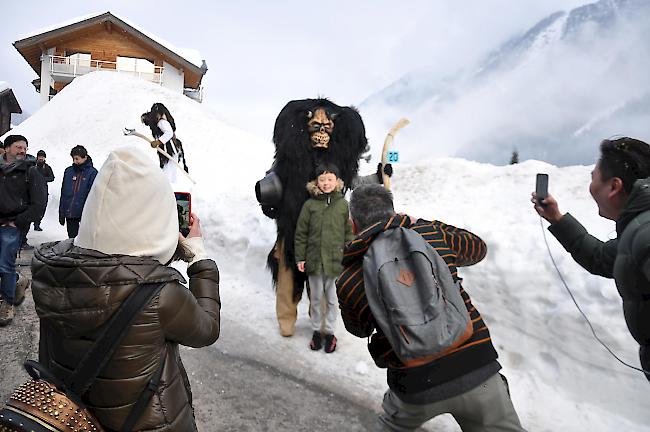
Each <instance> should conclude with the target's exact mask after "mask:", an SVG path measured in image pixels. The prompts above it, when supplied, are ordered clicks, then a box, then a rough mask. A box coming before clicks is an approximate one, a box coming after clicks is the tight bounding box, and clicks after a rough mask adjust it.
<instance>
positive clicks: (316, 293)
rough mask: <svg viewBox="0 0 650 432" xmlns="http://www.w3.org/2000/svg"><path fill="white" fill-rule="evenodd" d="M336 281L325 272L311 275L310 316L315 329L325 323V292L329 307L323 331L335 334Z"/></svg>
mask: <svg viewBox="0 0 650 432" xmlns="http://www.w3.org/2000/svg"><path fill="white" fill-rule="evenodd" d="M335 281H336V278H335V277H331V276H327V275H325V274H318V275H309V316H310V320H311V329H312V330H313V331H320V330H321V326H322V323H323V308H322V306H321V301H322V300H323V294H325V300H326V301H327V305H326V306H327V308H326V316H325V327H324V328H323V331H324V332H325V334H334V323H335V321H336V311H337V310H338V298H337V297H336V285H335V283H334V282H335Z"/></svg>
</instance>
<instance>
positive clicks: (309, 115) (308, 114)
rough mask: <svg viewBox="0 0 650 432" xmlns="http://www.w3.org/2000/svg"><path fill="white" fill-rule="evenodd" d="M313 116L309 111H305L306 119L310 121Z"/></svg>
mask: <svg viewBox="0 0 650 432" xmlns="http://www.w3.org/2000/svg"><path fill="white" fill-rule="evenodd" d="M313 116H314V113H313V112H311V111H307V118H308V119H310V118H312V117H313Z"/></svg>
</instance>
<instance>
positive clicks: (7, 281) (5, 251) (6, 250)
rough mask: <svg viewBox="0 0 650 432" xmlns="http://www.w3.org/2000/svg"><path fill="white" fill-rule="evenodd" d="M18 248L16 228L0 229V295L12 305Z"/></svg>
mask: <svg viewBox="0 0 650 432" xmlns="http://www.w3.org/2000/svg"><path fill="white" fill-rule="evenodd" d="M19 247H20V232H19V231H18V228H15V227H8V226H2V227H0V294H2V298H3V299H4V300H5V301H6V302H7V303H9V304H14V296H15V294H16V254H17V253H18V248H19Z"/></svg>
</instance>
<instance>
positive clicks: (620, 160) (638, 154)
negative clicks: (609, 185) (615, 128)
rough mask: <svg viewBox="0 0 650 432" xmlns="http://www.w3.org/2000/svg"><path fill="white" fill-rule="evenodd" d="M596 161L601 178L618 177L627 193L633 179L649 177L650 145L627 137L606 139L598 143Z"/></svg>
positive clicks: (630, 190) (630, 188)
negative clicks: (598, 151)
mask: <svg viewBox="0 0 650 432" xmlns="http://www.w3.org/2000/svg"><path fill="white" fill-rule="evenodd" d="M598 163H599V167H600V173H601V176H602V179H603V180H609V179H611V178H612V177H618V178H620V179H621V180H622V181H623V189H625V192H627V193H628V194H629V193H630V192H632V186H634V182H635V181H637V180H638V179H644V178H647V177H650V146H649V145H648V144H646V143H645V142H643V141H641V140H638V139H634V138H629V137H623V138H617V139H613V140H609V139H606V140H603V141H602V142H601V143H600V159H599V161H598Z"/></svg>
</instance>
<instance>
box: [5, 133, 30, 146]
mask: <svg viewBox="0 0 650 432" xmlns="http://www.w3.org/2000/svg"><path fill="white" fill-rule="evenodd" d="M18 141H25V144H28V145H29V142H28V141H27V138H25V137H24V136H22V135H9V136H7V138H5V148H6V149H7V148H9V146H11V145H12V144H13V143H15V142H18Z"/></svg>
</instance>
